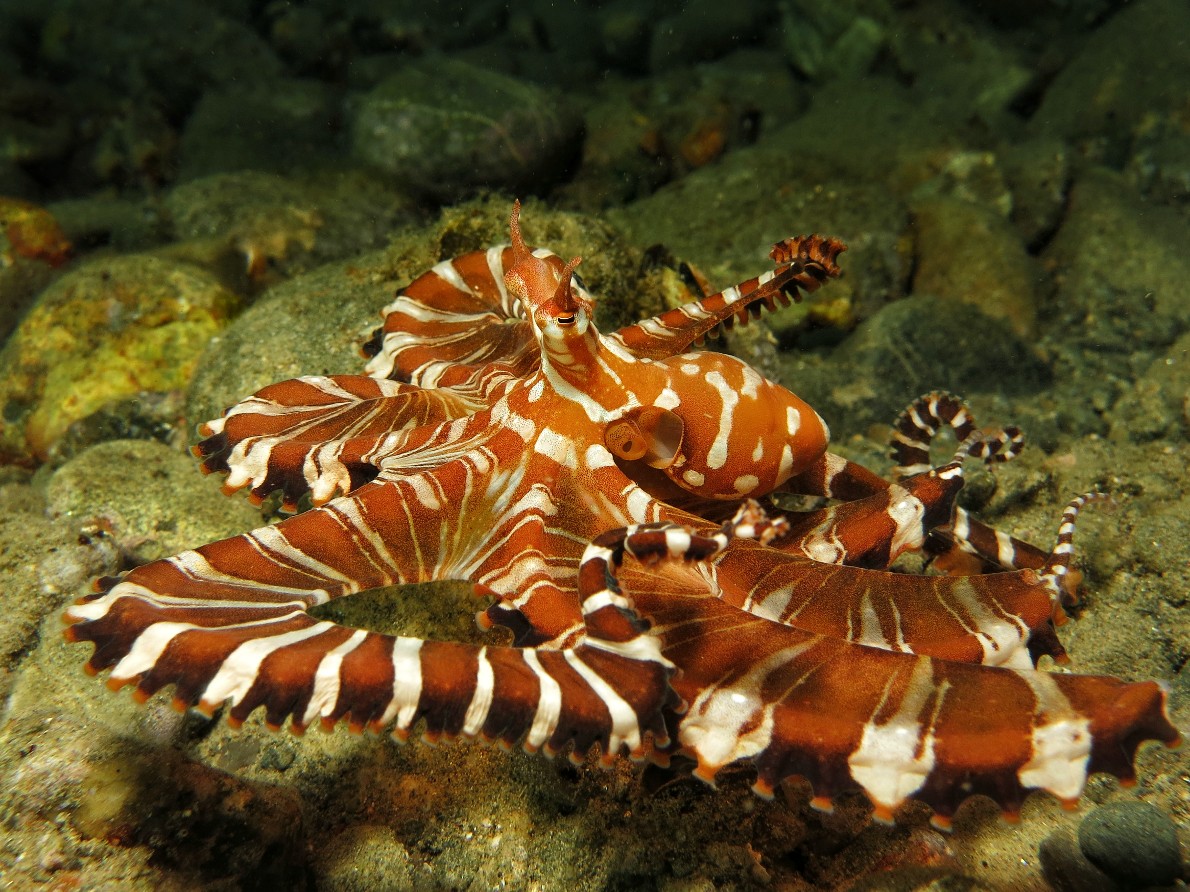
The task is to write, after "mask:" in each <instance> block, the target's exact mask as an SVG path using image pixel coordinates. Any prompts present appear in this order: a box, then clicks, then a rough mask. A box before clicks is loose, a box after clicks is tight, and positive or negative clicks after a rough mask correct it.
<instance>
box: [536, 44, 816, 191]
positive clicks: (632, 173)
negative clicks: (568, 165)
mask: <svg viewBox="0 0 1190 892" xmlns="http://www.w3.org/2000/svg"><path fill="white" fill-rule="evenodd" d="M805 102H806V95H805V90H804V88H803V87H801V86H800V85H799V84H798V83H797V82H796V81H795V80H794V78H793V76H792V75H791V74H790V73H789V71H788V69H787V67H786V66H785V65H784V63H783V62H782V60H781V58H780V57H779V56H778V55H777V54H775V53H772V52H766V51H763V50H757V49H749V50H740V51H738V52H736V53H733V54H731V55H730V56H726V57H724V58H723V59H719V60H717V61H715V62H709V63H707V64H705V65H700V66H699V67H697V68H694V69H679V70H675V71H672V72H669V73H667V74H663V75H658V76H656V77H654V78H653V79H652V80H651V81H649V82H647V84H642V83H640V82H637V81H623V80H608V81H606V82H605V83H602V84H601V85H600V87H599V97H598V98H597V99H596V100H595V101H593V102H592V103H591V104H590V105H589V106H588V107H587V109H586V111H585V119H586V131H587V136H586V139H585V140H584V142H583V155H582V162H581V164H580V166H579V169H578V171H577V172H576V174H575V176H574V177H573V178H572V179H571V180H570V181H569V182H567V183H565V184H563V185H562V186H561V187H559V189H558V194H560V195H561V196H562V197H563V198H564V199H565V200H566V201H567V203H568V204H570V205H572V206H578V207H581V208H584V209H589V208H606V207H615V206H618V205H622V204H624V203H625V202H628V201H634V200H636V199H639V198H644V197H645V196H647V195H648V194H650V193H652V192H653V191H655V190H656V189H657V188H658V187H659V186H661V185H662V184H663V183H665V182H668V181H669V180H672V179H676V178H679V177H681V176H683V175H685V174H687V173H689V172H690V171H691V170H696V169H698V168H700V167H703V166H705V165H707V164H709V163H711V162H712V161H715V160H718V159H720V158H723V157H725V156H727V155H729V154H730V153H732V152H734V151H738V150H739V149H741V148H744V147H746V146H748V145H751V144H752V143H753V142H755V140H756V138H757V137H758V135H760V134H762V133H766V132H768V131H769V130H771V129H775V128H779V127H781V126H782V125H783V124H785V123H787V122H789V121H791V120H793V119H794V118H796V116H797V114H798V113H799V112H800V111H801V110H802V108H803V106H804V105H805Z"/></svg>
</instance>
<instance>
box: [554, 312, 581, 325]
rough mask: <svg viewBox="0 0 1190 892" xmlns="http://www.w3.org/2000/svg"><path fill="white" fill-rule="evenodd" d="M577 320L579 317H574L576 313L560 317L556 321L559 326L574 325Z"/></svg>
mask: <svg viewBox="0 0 1190 892" xmlns="http://www.w3.org/2000/svg"><path fill="white" fill-rule="evenodd" d="M576 318H577V317H576V316H575V315H574V313H571V314H569V315H568V316H559V317H558V318H557V319H556V320H555V321H556V322H557V323H558V324H559V325H574V320H575V319H576Z"/></svg>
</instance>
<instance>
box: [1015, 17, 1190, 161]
mask: <svg viewBox="0 0 1190 892" xmlns="http://www.w3.org/2000/svg"><path fill="white" fill-rule="evenodd" d="M1187 34H1190V4H1187V3H1186V2H1185V0H1140V2H1135V3H1128V4H1125V5H1123V6H1121V8H1120V11H1119V12H1118V13H1117V14H1116V15H1115V16H1113V17H1112V18H1111V19H1109V20H1108V21H1107V22H1105V23H1104V25H1103V26H1102V27H1101V28H1098V29H1097V30H1095V31H1094V33H1092V34H1091V35H1090V37H1089V38H1088V39H1087V40H1086V42H1085V43H1084V44H1083V45H1082V48H1081V49H1080V50H1079V52H1078V54H1077V55H1076V56H1075V57H1074V58H1073V59H1071V61H1070V62H1069V63H1068V64H1067V65H1066V67H1065V68H1063V69H1062V71H1061V72H1060V73H1059V74H1058V76H1057V77H1056V78H1054V81H1053V83H1051V84H1050V85H1049V87H1048V88H1047V89H1046V91H1045V97H1044V99H1043V100H1042V102H1041V105H1040V106H1039V107H1038V109H1037V112H1036V113H1035V114H1034V116H1033V119H1032V124H1033V126H1034V127H1035V128H1036V129H1037V130H1038V131H1039V132H1041V133H1045V134H1049V135H1052V136H1060V137H1063V138H1065V139H1072V140H1082V141H1087V142H1089V143H1091V144H1092V147H1093V148H1092V151H1093V154H1096V155H1100V156H1102V157H1104V158H1106V159H1108V160H1113V161H1114V160H1122V159H1123V157H1124V155H1125V153H1126V151H1127V147H1128V143H1129V141H1130V140H1131V138H1132V135H1133V132H1134V130H1135V129H1136V128H1137V126H1138V125H1140V124H1141V122H1142V121H1143V120H1144V119H1145V118H1146V116H1152V115H1158V116H1166V115H1172V116H1175V117H1176V116H1177V115H1178V113H1179V112H1178V110H1179V108H1184V102H1185V90H1184V89H1181V90H1179V89H1176V88H1173V89H1171V85H1177V84H1185V83H1186V82H1187V80H1188V79H1190V53H1188V52H1187V51H1186V35H1187Z"/></svg>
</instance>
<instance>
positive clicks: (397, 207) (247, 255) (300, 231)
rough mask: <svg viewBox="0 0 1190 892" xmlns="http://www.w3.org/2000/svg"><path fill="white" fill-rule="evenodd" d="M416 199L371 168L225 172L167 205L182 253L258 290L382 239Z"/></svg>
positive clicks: (174, 194)
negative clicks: (321, 171) (332, 171)
mask: <svg viewBox="0 0 1190 892" xmlns="http://www.w3.org/2000/svg"><path fill="white" fill-rule="evenodd" d="M409 204H410V202H409V200H408V199H407V198H404V197H403V196H402V195H401V194H400V193H399V192H398V191H397V190H396V189H394V188H393V187H392V186H391V185H390V184H386V183H384V182H381V181H380V180H379V178H378V177H376V176H375V175H373V174H369V173H367V172H366V171H362V170H361V171H350V172H343V173H338V174H330V173H327V174H322V175H320V176H307V177H298V176H282V175H280V174H275V173H266V172H263V171H255V170H246V171H238V172H235V173H218V174H212V175H210V176H204V177H200V178H199V179H195V180H191V181H190V182H187V183H182V184H180V185H178V186H176V187H175V188H174V189H172V190H171V191H170V193H169V195H168V196H167V197H166V199H165V207H166V209H167V210H168V212H169V215H170V219H171V222H172V223H173V228H174V234H175V235H176V236H177V237H178V238H179V239H181V240H182V244H180V245H177V246H175V247H173V248H171V251H172V252H174V253H176V254H177V255H178V256H182V257H186V258H187V259H189V260H191V261H193V262H195V263H199V264H201V265H203V266H204V267H208V268H210V269H212V271H215V272H217V273H219V274H220V275H221V276H222V278H223V280H225V281H227V282H228V283H229V284H231V285H232V286H233V287H236V288H237V289H247V290H255V289H259V288H261V287H263V286H267V285H270V284H275V283H276V281H277V280H278V279H282V278H288V277H289V276H292V275H294V274H296V273H299V272H303V271H305V270H308V269H312V268H314V267H316V266H319V265H321V264H323V263H326V262H328V261H330V260H336V259H338V258H340V257H348V256H350V255H352V254H358V253H361V252H363V251H365V250H368V249H369V248H375V247H378V246H379V245H381V244H383V243H384V242H385V241H386V240H387V239H388V237H389V236H390V235H391V232H392V230H393V229H394V228H396V227H397V226H398V225H399V224H400V223H401V222H402V221H403V219H404V218H405V217H407V216H408V214H409Z"/></svg>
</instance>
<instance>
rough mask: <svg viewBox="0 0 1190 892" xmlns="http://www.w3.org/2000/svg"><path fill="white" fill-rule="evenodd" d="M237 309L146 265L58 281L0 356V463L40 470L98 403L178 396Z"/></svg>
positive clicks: (104, 266)
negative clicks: (144, 395) (36, 464)
mask: <svg viewBox="0 0 1190 892" xmlns="http://www.w3.org/2000/svg"><path fill="white" fill-rule="evenodd" d="M236 303H237V298H236V297H235V296H234V295H233V294H231V293H230V292H229V291H227V290H225V289H224V288H223V287H221V286H220V285H219V283H218V282H217V281H216V280H215V279H214V278H213V277H212V276H210V275H208V274H206V273H204V272H203V271H201V270H199V269H196V268H194V267H191V266H187V265H185V264H179V263H174V262H171V261H166V260H162V259H159V258H155V257H150V256H145V255H140V256H130V257H123V258H110V259H103V260H99V261H95V262H93V263H89V264H87V265H85V266H82V267H80V268H79V269H77V270H74V271H73V272H71V273H69V274H68V275H66V276H63V277H62V278H61V279H59V280H58V281H57V282H55V283H54V284H53V285H51V286H50V287H49V288H47V289H46V290H45V291H44V292H42V294H41V295H40V296H39V297H38V298H37V301H36V303H35V304H34V305H33V307H32V309H31V310H30V311H29V313H28V315H27V316H26V317H25V318H24V319H23V320H22V321H21V324H20V326H19V327H18V328H17V330H16V332H15V333H14V334H13V336H12V338H11V339H10V341H9V342H8V343H7V344H6V345H5V347H4V349H3V351H2V352H0V456H4V457H6V458H8V459H9V460H16V461H26V462H27V461H29V460H30V459H36V460H42V459H44V458H45V457H46V455H47V453H48V451H49V449H50V447H51V446H52V445H53V443H54V441H55V440H57V439H58V437H60V436H61V435H62V433H63V432H64V431H65V430H66V428H67V427H69V426H70V425H71V424H72V423H73V422H75V421H78V420H79V419H81V418H84V417H86V416H87V415H89V414H90V413H92V412H94V411H95V410H96V409H98V408H100V407H101V406H103V405H104V404H105V403H108V402H110V401H112V400H115V399H120V398H124V397H128V396H132V395H134V394H136V393H140V392H143V391H167V390H174V389H180V388H183V387H185V386H186V384H187V382H188V381H189V380H190V376H191V375H192V374H193V372H194V369H195V365H196V364H197V362H198V357H199V355H200V353H201V352H202V349H203V347H204V346H205V345H206V343H207V341H208V340H210V338H211V336H212V335H214V334H215V333H216V332H217V331H219V330H220V329H221V328H222V327H223V326H224V325H225V324H226V322H227V320H228V319H229V317H230V316H231V314H232V312H233V311H234V309H235V307H236Z"/></svg>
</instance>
